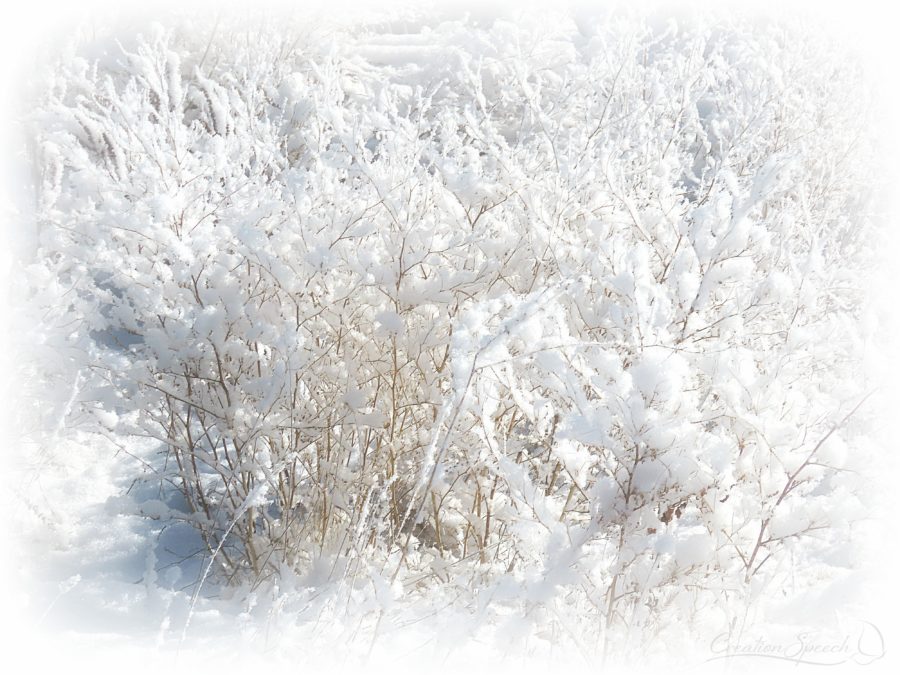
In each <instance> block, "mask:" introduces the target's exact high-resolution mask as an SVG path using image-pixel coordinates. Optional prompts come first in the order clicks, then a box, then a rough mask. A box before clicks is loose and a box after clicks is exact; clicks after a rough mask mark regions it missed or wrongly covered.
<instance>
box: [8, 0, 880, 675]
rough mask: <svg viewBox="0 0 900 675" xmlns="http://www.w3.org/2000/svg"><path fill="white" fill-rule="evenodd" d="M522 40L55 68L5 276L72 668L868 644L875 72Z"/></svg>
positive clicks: (13, 518)
mask: <svg viewBox="0 0 900 675" xmlns="http://www.w3.org/2000/svg"><path fill="white" fill-rule="evenodd" d="M497 11H498V12H499V10H497ZM494 12H495V10H489V9H480V10H478V11H477V12H474V13H473V14H472V15H470V16H468V17H465V18H464V17H462V16H461V13H459V12H455V11H450V10H440V11H439V10H434V12H433V13H431V14H429V13H427V12H425V11H424V10H418V9H413V8H408V9H407V10H403V11H401V12H399V13H397V14H392V15H390V17H388V13H387V10H385V9H383V8H379V9H378V11H376V12H374V13H373V14H370V13H365V12H361V13H360V14H359V15H358V16H355V17H354V18H353V19H352V20H348V21H347V23H346V24H344V23H343V22H342V21H341V20H338V19H337V18H336V17H334V16H324V17H319V18H318V19H316V20H315V21H313V20H312V19H311V18H310V17H305V18H304V19H303V21H300V22H299V23H295V22H294V21H293V20H290V21H288V20H284V21H274V22H268V23H267V22H265V21H263V22H260V24H259V25H256V24H255V23H254V24H253V27H252V28H249V27H248V25H249V24H248V23H247V21H246V20H245V19H239V18H236V17H231V18H229V17H228V15H227V13H226V14H223V16H222V18H221V24H216V25H217V27H216V28H215V29H213V27H212V25H211V24H210V23H209V21H208V20H207V19H203V18H202V17H200V16H199V15H192V14H191V13H190V12H189V11H186V12H185V14H184V15H183V16H181V17H180V18H176V17H174V15H173V16H170V17H169V18H167V19H165V20H164V21H162V23H160V24H158V25H156V26H155V27H153V28H152V29H150V30H141V29H140V28H134V27H130V28H129V27H123V26H118V27H117V26H110V27H96V28H92V29H91V30H77V31H73V32H70V36H71V39H69V40H68V42H67V44H66V45H64V46H61V47H59V48H54V50H50V51H48V52H47V53H46V54H44V55H42V58H41V63H42V64H43V65H42V66H41V67H40V68H38V69H36V71H35V73H34V74H33V77H31V78H30V82H31V85H30V93H29V94H28V99H27V100H28V105H27V108H28V113H27V115H25V120H24V124H23V128H24V133H25V135H26V136H27V138H28V143H27V148H25V149H24V150H23V152H22V153H19V154H18V155H16V156H17V157H19V159H18V160H17V161H21V162H23V163H24V164H27V167H26V170H25V171H24V172H23V173H25V174H27V175H28V176H30V177H31V178H29V180H30V181H32V182H34V186H33V189H32V190H31V192H33V194H29V195H27V196H26V197H23V198H22V199H21V200H20V201H21V203H22V205H21V207H19V208H20V209H21V214H17V216H18V217H19V220H18V221H17V222H21V223H23V228H26V227H27V228H30V229H31V230H33V233H32V234H30V235H29V237H30V239H29V242H30V243H29V244H28V245H27V246H22V247H21V248H20V249H16V251H15V252H14V253H10V254H6V255H5V257H4V260H3V264H4V265H5V266H8V267H9V268H10V274H9V276H10V277H11V279H10V283H9V285H8V287H9V289H10V295H11V296H14V297H19V298H22V299H23V301H22V302H21V303H20V304H19V306H17V307H16V308H15V310H14V313H13V314H11V316H10V320H9V323H10V324H11V325H13V326H15V341H16V346H15V350H16V351H12V350H10V351H9V354H12V355H13V358H12V359H11V361H12V362H13V363H12V365H10V366H9V368H8V370H9V372H15V373H16V379H17V382H21V385H19V386H20V390H18V389H17V390H16V391H15V392H14V394H15V399H16V403H17V407H16V409H15V415H17V416H18V417H17V418H16V421H15V422H14V423H10V424H8V425H7V426H8V427H9V428H11V429H15V430H16V431H18V432H19V433H20V436H21V438H19V439H17V440H15V441H14V442H13V443H11V444H10V445H11V447H12V449H13V450H14V452H13V454H14V456H15V462H14V463H15V464H16V466H14V467H12V469H11V475H12V476H13V478H12V480H11V484H12V485H13V486H14V490H12V491H10V494H11V495H12V496H11V498H10V499H9V501H10V502H11V503H10V510H9V518H8V520H9V521H10V522H11V523H13V524H14V526H15V528H16V530H17V534H16V537H17V539H16V540H15V541H16V545H17V546H19V548H20V550H21V551H22V555H21V556H19V557H18V559H17V560H16V561H15V563H14V565H13V567H14V570H13V572H12V573H11V574H10V575H9V576H10V578H11V579H12V581H13V587H14V588H13V592H10V593H8V594H7V596H6V599H7V604H8V606H9V612H10V613H11V614H12V615H13V616H15V617H16V618H17V619H19V621H17V623H18V624H19V626H18V628H19V629H20V633H23V634H24V635H25V636H26V637H27V636H28V635H29V634H30V635H31V638H30V639H25V638H23V639H22V640H21V645H20V646H21V647H22V648H23V649H25V650H26V652H30V656H31V661H32V663H31V665H32V666H35V667H37V666H39V665H40V657H41V656H42V655H41V654H40V653H39V652H41V651H42V650H43V651H48V652H49V651H56V650H57V649H58V651H59V653H61V654H62V653H64V654H66V655H67V656H68V655H77V657H78V658H86V656H85V655H86V654H88V653H89V652H90V650H92V649H95V647H96V646H97V645H100V646H101V649H100V651H102V652H103V653H104V658H106V659H107V660H108V662H109V664H115V662H116V659H122V658H125V657H124V656H123V654H124V653H125V651H126V650H129V649H130V650H132V651H133V654H132V655H131V656H130V657H128V658H129V659H130V661H129V663H131V664H141V665H146V666H148V668H151V669H153V670H155V671H159V670H168V669H171V668H172V667H174V666H173V664H177V666H178V667H179V668H182V667H184V668H192V669H193V671H196V670H200V669H201V668H202V669H204V670H214V669H216V668H217V667H219V666H218V662H217V660H216V659H219V660H221V662H222V663H223V664H225V665H224V666H222V667H223V668H233V667H236V668H240V669H243V668H250V667H253V668H254V669H259V668H260V667H262V666H261V665H260V664H261V663H262V660H263V659H269V660H271V661H272V663H273V664H275V665H276V666H281V667H292V668H295V667H296V665H297V663H298V661H297V659H298V658H301V664H302V665H303V667H309V668H319V667H321V668H323V669H329V670H334V669H335V668H338V669H341V668H345V669H347V670H349V671H358V670H360V669H372V668H375V669H377V667H379V666H383V667H389V668H392V669H394V670H397V669H399V670H403V669H406V668H409V669H410V670H417V671H420V670H421V667H422V664H423V663H428V664H431V663H440V664H442V665H443V666H444V667H445V668H446V669H448V670H460V669H468V670H473V669H476V667H482V668H488V669H498V668H500V667H501V666H504V665H505V666H509V665H510V664H512V665H513V667H515V668H517V669H521V670H526V671H528V670H534V671H539V672H547V670H548V668H550V667H553V668H554V669H555V670H561V671H567V670H574V669H576V668H578V669H581V670H583V669H584V668H585V667H589V668H596V667H597V666H598V664H600V663H603V664H604V667H606V666H607V665H608V666H609V667H610V668H614V667H616V666H624V665H625V664H628V663H629V661H634V660H635V659H634V657H635V655H637V654H640V655H641V660H643V661H645V662H646V663H648V664H649V663H650V662H652V660H653V659H659V661H658V662H657V663H661V664H664V665H665V666H666V667H667V668H669V669H671V668H681V667H682V666H683V667H684V668H685V669H692V670H695V669H696V668H697V667H698V664H700V663H703V662H704V661H705V660H706V659H707V658H708V657H709V650H708V649H707V646H708V644H709V639H708V638H709V637H710V635H715V634H719V633H721V632H722V631H724V630H727V629H728V627H729V626H733V625H737V624H738V622H740V625H746V626H747V629H748V630H750V629H751V628H759V627H761V626H765V625H766V621H768V620H769V619H770V618H772V621H773V624H772V625H773V626H774V628H773V629H772V630H773V631H782V632H784V631H789V630H794V629H795V628H798V627H799V628H801V629H802V626H801V625H800V624H801V623H802V621H807V622H813V623H815V621H817V620H819V619H820V618H821V617H820V616H819V615H823V614H824V613H825V612H831V611H832V610H833V609H834V608H835V606H836V605H840V604H841V603H848V605H849V604H850V603H849V600H848V599H847V595H848V593H847V592H846V591H841V590H840V588H839V587H840V584H841V581H840V580H841V579H842V578H848V577H851V576H852V574H853V573H854V572H853V570H855V569H857V568H858V567H859V565H860V557H861V554H859V553H858V552H857V548H858V546H859V535H858V534H857V532H858V531H859V529H860V528H861V527H863V526H861V525H860V522H861V520H862V519H863V518H864V517H865V516H866V514H867V513H868V511H869V510H870V508H871V506H870V505H871V501H870V500H871V498H872V497H871V495H870V494H869V492H870V490H869V485H870V482H871V480H872V477H873V475H874V474H875V473H877V472H879V471H881V472H882V473H887V472H886V471H885V470H883V469H881V467H882V466H883V462H882V460H883V459H884V456H883V455H884V452H883V445H882V443H881V442H880V441H879V440H878V439H876V431H875V430H874V427H875V425H874V419H875V416H874V413H873V406H874V404H875V401H876V399H875V398H871V399H870V398H867V393H868V392H869V391H870V389H871V386H870V378H871V372H872V371H873V370H878V369H879V368H880V367H881V364H882V359H881V358H880V357H879V356H878V354H877V350H876V352H872V351H869V350H872V349H874V346H875V345H877V344H878V340H879V339H880V337H879V335H878V333H879V330H881V329H880V328H879V325H880V323H883V321H876V320H875V318H873V317H876V315H877V313H878V311H877V307H876V306H875V305H874V304H872V302H870V300H869V298H868V295H867V291H868V289H869V288H870V287H871V285H872V283H874V282H873V279H874V278H875V277H874V273H873V266H874V262H873V261H875V260H876V259H877V258H878V255H879V250H878V241H879V240H878V237H879V236H880V235H879V231H878V229H877V227H876V220H875V216H874V215H873V214H874V213H876V211H877V209H875V208H874V207H873V206H872V205H871V204H870V203H869V202H868V201H867V200H868V199H870V197H869V196H868V195H869V193H870V192H871V193H879V191H880V192H885V193H886V192H888V191H886V190H880V186H881V183H880V182H879V180H880V178H879V177H878V176H877V175H876V173H875V172H874V171H873V170H872V166H871V157H873V156H874V151H873V143H875V139H873V135H872V134H871V133H869V132H868V131H867V130H866V127H865V117H864V115H865V111H866V107H865V101H866V100H867V93H866V92H867V90H866V88H865V86H864V83H863V82H861V81H860V80H859V78H858V77H857V75H856V71H855V70H854V69H853V68H852V67H850V66H848V65H847V64H848V63H850V62H851V59H850V57H849V56H848V55H847V54H846V53H845V52H843V51H842V50H841V49H838V48H836V47H835V46H834V45H831V44H830V43H827V41H823V39H822V38H821V36H820V35H819V34H817V33H816V31H815V30H812V29H810V28H808V27H806V26H802V25H795V24H792V23H791V22H789V21H785V22H784V23H783V24H782V23H778V22H776V23H775V24H773V25H771V26H770V25H768V24H765V25H762V24H761V25H755V24H751V23H748V22H747V21H746V19H745V18H742V17H740V16H737V15H735V16H726V15H723V14H722V13H720V12H710V13H705V14H702V15H699V14H698V15H696V16H688V15H684V16H679V17H674V16H673V17H670V18H669V19H668V20H666V21H661V20H659V17H658V16H655V15H652V14H651V15H644V14H642V13H641V12H639V11H637V10H635V11H634V12H633V13H627V14H613V15H607V14H605V13H604V11H601V10H597V11H596V13H595V15H591V14H590V13H589V12H587V10H579V11H578V12H575V10H565V9H562V8H558V9H556V10H552V11H551V10H547V11H545V12H544V13H541V14H534V15H531V14H528V13H527V12H525V13H519V14H516V15H515V16H514V15H513V14H509V15H504V14H503V13H502V12H499V14H495V13H494ZM572 12H575V14H574V15H573V14H572ZM612 19H614V20H612ZM317 22H318V23H317ZM248 30H252V31H254V32H253V36H254V37H253V38H252V39H248V35H249V33H248ZM138 33H143V35H142V36H141V35H138ZM289 46H290V48H289ZM114 54H115V55H117V56H113V55H114ZM810 129H815V130H816V133H814V134H811V133H809V130H810ZM848 139H853V143H852V144H850V145H849V146H848ZM876 329H877V330H876ZM5 351H6V350H0V353H3V352H5ZM873 354H874V355H873ZM12 550H15V547H13V549H12ZM828 584H834V585H833V586H831V587H829V586H828ZM819 587H821V588H824V589H828V588H832V590H833V595H829V594H830V593H831V592H830V591H828V590H823V591H822V593H821V594H820V595H817V594H816V592H815V590H814V589H816V588H819ZM836 598H837V599H836ZM804 602H805V603H812V604H814V605H816V606H817V607H819V608H820V610H821V611H819V612H816V611H811V612H808V613H807V614H805V615H804V613H803V612H802V611H800V609H799V605H800V604H803V603H804ZM792 603H793V604H792ZM817 603H820V604H817ZM854 611H855V610H854ZM829 616H830V615H829ZM869 637H871V636H869ZM41 643H46V644H44V645H43V646H42V644H41ZM47 645H53V649H48V648H47ZM298 645H300V646H301V647H302V654H301V656H299V657H298ZM686 645H689V648H685V646H686ZM209 654H213V655H214V657H215V658H212V657H208V655H209ZM120 663H124V662H122V661H120ZM473 664H474V665H473ZM429 667H430V666H429ZM118 669H119V670H121V667H119V668H118Z"/></svg>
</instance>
